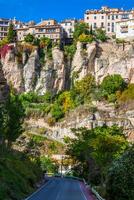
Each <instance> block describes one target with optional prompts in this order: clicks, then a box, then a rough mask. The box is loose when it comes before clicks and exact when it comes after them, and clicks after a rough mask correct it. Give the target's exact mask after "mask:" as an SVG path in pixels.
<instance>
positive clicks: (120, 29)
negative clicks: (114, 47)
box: [116, 19, 134, 41]
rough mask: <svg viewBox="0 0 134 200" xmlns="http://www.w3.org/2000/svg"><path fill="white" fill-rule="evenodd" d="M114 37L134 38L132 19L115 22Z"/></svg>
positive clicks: (133, 20) (133, 22) (133, 21)
mask: <svg viewBox="0 0 134 200" xmlns="http://www.w3.org/2000/svg"><path fill="white" fill-rule="evenodd" d="M116 38H118V39H125V40H128V41H129V40H134V19H130V20H126V21H120V22H117V23H116Z"/></svg>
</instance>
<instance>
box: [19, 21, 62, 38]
mask: <svg viewBox="0 0 134 200" xmlns="http://www.w3.org/2000/svg"><path fill="white" fill-rule="evenodd" d="M29 33H30V34H32V35H34V36H35V37H36V38H41V37H43V36H45V37H48V38H50V39H52V40H54V41H55V42H56V41H58V40H61V39H62V37H63V31H62V27H61V26H60V25H59V24H57V22H56V21H55V20H44V21H41V22H40V23H39V24H37V25H34V26H23V27H21V28H17V39H18V41H23V40H24V38H25V36H26V35H28V34H29Z"/></svg>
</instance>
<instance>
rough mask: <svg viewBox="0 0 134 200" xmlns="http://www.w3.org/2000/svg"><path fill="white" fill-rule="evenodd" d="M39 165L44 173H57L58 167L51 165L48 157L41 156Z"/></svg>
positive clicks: (51, 162)
mask: <svg viewBox="0 0 134 200" xmlns="http://www.w3.org/2000/svg"><path fill="white" fill-rule="evenodd" d="M40 165H41V169H42V171H44V172H47V173H57V172H58V166H56V164H54V163H53V161H52V159H51V158H49V157H45V156H42V157H41V158H40Z"/></svg>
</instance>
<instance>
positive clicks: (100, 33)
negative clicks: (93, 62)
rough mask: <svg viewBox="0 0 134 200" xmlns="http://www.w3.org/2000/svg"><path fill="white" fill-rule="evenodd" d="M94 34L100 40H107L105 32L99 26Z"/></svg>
mask: <svg viewBox="0 0 134 200" xmlns="http://www.w3.org/2000/svg"><path fill="white" fill-rule="evenodd" d="M95 36H96V39H97V40H100V41H101V42H105V41H107V36H106V32H105V31H104V30H103V29H101V28H99V29H97V30H96V31H95Z"/></svg>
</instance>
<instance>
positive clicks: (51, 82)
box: [0, 43, 134, 140]
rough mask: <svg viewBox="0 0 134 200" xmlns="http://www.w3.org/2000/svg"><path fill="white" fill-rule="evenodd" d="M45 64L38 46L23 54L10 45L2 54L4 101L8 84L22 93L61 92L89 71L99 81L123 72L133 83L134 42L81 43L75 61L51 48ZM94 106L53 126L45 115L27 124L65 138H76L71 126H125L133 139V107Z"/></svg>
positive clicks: (0, 86)
mask: <svg viewBox="0 0 134 200" xmlns="http://www.w3.org/2000/svg"><path fill="white" fill-rule="evenodd" d="M43 63H44V64H41V62H40V54H39V51H38V49H37V48H34V49H32V51H27V50H25V51H24V50H23V51H22V52H21V53H20V52H19V50H18V48H16V47H12V48H9V49H8V51H7V52H6V54H5V56H3V57H2V56H1V68H0V99H2V100H3V99H4V98H5V97H6V95H7V91H8V86H7V84H8V85H10V86H12V87H13V88H15V89H16V91H17V92H19V93H21V92H32V91H35V92H37V93H38V94H41V95H43V94H44V93H46V92H47V91H51V92H53V93H58V92H59V91H61V90H64V89H69V87H70V85H71V84H72V82H73V81H76V80H81V79H82V78H83V77H85V76H86V75H87V74H88V73H92V74H93V75H94V76H95V79H96V81H97V82H98V83H100V82H102V80H103V78H104V77H106V76H107V75H109V74H120V75H121V76H122V77H123V78H124V79H125V80H126V81H127V82H128V83H134V44H126V45H125V46H123V45H121V44H120V45H119V44H113V43H99V44H97V43H92V44H87V45H85V44H81V43H78V44H77V49H76V52H75V54H74V56H73V58H72V60H70V58H68V57H65V55H64V51H62V50H60V49H59V48H58V47H55V48H53V49H52V58H48V57H46V56H45V57H44V62H43ZM6 80H7V83H6ZM95 107H96V108H97V111H96V112H93V113H92V112H89V111H88V112H87V110H88V109H87V110H86V111H85V108H84V107H82V108H81V109H80V110H76V111H73V112H71V113H70V115H69V116H66V118H65V119H64V121H62V122H60V123H57V124H56V125H55V126H54V127H50V126H49V125H48V124H47V123H46V122H45V121H44V119H43V118H41V119H38V120H37V119H36V120H34V119H29V121H28V127H30V129H31V130H32V128H35V129H38V128H39V127H41V128H45V129H47V135H48V136H50V137H53V138H57V139H59V140H62V139H63V137H64V136H66V135H68V136H71V137H73V133H72V131H71V128H78V127H82V126H86V127H88V128H92V127H96V126H102V125H104V124H106V125H108V126H111V125H113V124H117V125H119V126H120V127H123V129H124V133H125V134H126V135H127V136H129V138H130V140H131V138H132V139H133V134H134V120H133V119H134V116H133V110H134V108H133V107H132V108H131V109H127V110H125V111H123V110H118V111H117V110H116V109H115V108H114V107H113V106H109V105H106V104H103V103H102V104H97V105H95ZM35 124H36V125H35ZM36 131H37V130H36Z"/></svg>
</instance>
